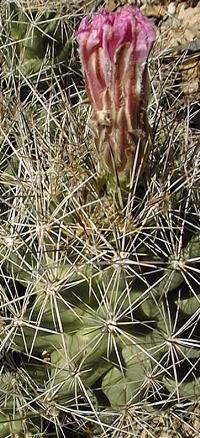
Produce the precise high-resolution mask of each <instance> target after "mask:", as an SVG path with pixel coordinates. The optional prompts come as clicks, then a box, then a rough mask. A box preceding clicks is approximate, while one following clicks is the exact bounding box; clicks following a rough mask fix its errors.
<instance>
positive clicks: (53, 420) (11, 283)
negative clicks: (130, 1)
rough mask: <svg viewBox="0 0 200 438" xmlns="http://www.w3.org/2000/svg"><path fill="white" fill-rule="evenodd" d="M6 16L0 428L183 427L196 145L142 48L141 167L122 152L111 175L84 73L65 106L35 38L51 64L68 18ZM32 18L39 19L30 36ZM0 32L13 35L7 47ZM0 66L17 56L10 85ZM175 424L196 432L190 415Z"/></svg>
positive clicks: (195, 268) (103, 431)
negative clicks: (144, 125) (148, 84)
mask: <svg viewBox="0 0 200 438" xmlns="http://www.w3.org/2000/svg"><path fill="white" fill-rule="evenodd" d="M130 8H131V7H130V6H129V7H128V9H127V10H129V11H130ZM8 11H9V13H10V14H11V16H10V22H9V25H8V23H7V22H6V20H5V29H4V32H3V34H2V35H3V36H2V44H3V49H2V53H4V55H3V60H2V72H1V83H2V96H1V101H0V104H1V108H2V111H1V113H2V114H3V118H2V120H3V123H2V126H1V127H0V134H1V135H0V137H1V155H2V157H3V159H2V161H1V163H0V190H1V201H0V202H1V223H0V269H1V277H0V278H1V282H0V296H1V307H0V309H1V311H0V340H1V358H0V360H1V373H0V435H1V437H2V438H4V437H8V436H11V437H20V438H21V437H23V438H32V437H34V438H35V437H37V438H39V437H43V436H44V437H50V436H52V437H55V438H56V437H60V436H74V435H76V436H77V437H79V436H80V437H83V436H85V437H86V436H88V435H90V436H94V437H97V436H98V437H102V438H103V437H105V436H107V435H108V436H112V437H113V438H114V437H116V436H119V437H125V436H127V434H128V435H129V436H133V431H136V430H137V433H138V434H139V433H140V432H142V431H146V432H147V433H150V434H151V436H156V434H154V427H155V424H157V425H158V427H159V425H160V424H161V420H162V421H164V420H163V418H164V416H166V417H167V418H168V419H170V422H171V423H173V418H175V416H176V418H178V419H179V420H180V422H181V418H182V417H181V415H182V413H181V409H182V410H183V411H184V419H183V421H182V425H184V424H185V422H186V421H188V423H189V417H190V416H192V415H193V418H194V416H195V403H196V400H197V399H198V397H199V395H200V368H199V272H200V270H199V263H200V227H199V206H200V202H199V191H198V181H199V172H200V168H199V152H198V151H197V149H196V148H195V147H193V148H192V146H191V144H190V142H191V141H192V140H191V139H189V137H188V138H187V136H186V135H185V134H186V132H187V126H182V127H181V126H180V125H175V123H174V119H173V114H172V113H173V108H172V112H165V111H164V110H163V111H160V101H159V99H158V98H157V96H158V95H159V92H160V90H159V87H160V88H161V91H162V93H161V97H162V95H163V94H164V90H163V84H161V83H160V82H159V81H158V78H159V75H160V70H159V69H158V70H159V71H157V62H158V61H157V58H156V56H155V57H154V58H155V59H153V56H152V60H151V62H150V68H149V69H150V75H151V74H152V72H153V75H152V76H153V79H152V89H153V90H156V91H155V92H154V95H152V98H151V101H150V104H149V110H148V117H149V122H148V124H150V125H151V126H152V128H153V129H152V133H151V136H150V137H151V138H148V136H145V141H146V142H147V143H148V142H150V144H148V145H149V147H150V152H149V154H148V160H146V162H145V161H144V163H145V165H144V169H143V172H141V171H140V170H139V168H137V166H136V168H135V169H134V159H135V158H134V156H132V157H131V162H132V167H130V168H129V169H128V171H127V168H126V169H125V174H124V175H125V177H124V176H123V177H122V178H121V176H120V175H119V178H117V176H118V173H119V174H120V172H121V171H122V172H123V170H124V169H122V170H121V168H118V169H117V172H114V169H113V166H110V167H109V166H107V167H106V163H105V157H102V156H99V154H98V153H97V151H96V147H95V144H94V143H95V142H94V135H93V133H94V131H95V132H96V125H95V128H94V129H93V127H92V126H91V129H89V127H88V122H89V119H90V120H92V117H91V114H90V106H89V105H88V102H87V101H85V100H84V99H83V100H82V97H83V96H84V95H85V91H84V85H83V83H82V82H81V81H80V84H79V89H76V96H75V100H76V102H75V103H73V102H74V101H73V99H72V95H70V93H65V91H64V90H63V89H62V88H61V86H60V85H59V81H58V83H57V82H56V79H55V78H56V77H57V76H56V75H57V74H58V75H59V72H57V70H55V71H54V76H53V73H52V69H51V67H50V65H51V62H50V58H48V54H49V53H50V52H49V51H48V50H50V49H49V48H47V46H48V44H50V42H47V40H46V38H50V36H51V37H52V38H53V41H54V43H53V44H55V45H54V49H53V51H55V54H54V55H53V60H54V61H56V63H57V62H58V63H60V62H61V61H62V62H65V61H63V60H62V59H61V58H62V57H64V58H65V55H63V53H65V50H66V47H68V49H67V50H69V51H70V55H69V58H70V56H72V51H73V47H74V45H75V44H76V43H75V42H74V41H73V42H72V43H71V42H70V45H69V46H68V41H72V40H73V35H74V33H73V32H74V29H73V28H72V27H71V22H70V19H71V18H73V17H70V18H67V17H64V18H63V26H64V27H65V29H66V30H67V32H66V35H67V38H66V40H65V39H64V40H62V41H61V40H60V38H61V33H62V32H61V29H60V27H59V26H60V24H59V26H56V23H57V18H56V17H57V16H56V11H54V12H52V14H54V15H52V14H51V13H50V12H48V13H47V12H42V13H41V12H38V11H35V12H33V11H31V10H29V11H28V10H25V9H23V8H22V7H19V6H18V8H17V6H16V5H14V4H12V3H11V5H5V6H4V13H5V16H6V14H7V13H8ZM119 11H122V10H119ZM131 11H132V8H131ZM118 13H119V14H121V12H118ZM31 14H32V15H31ZM131 14H132V12H131ZM137 14H138V15H137V16H138V17H139V20H140V19H142V18H141V16H140V12H139V11H138V12H137ZM77 15H78V14H77ZM77 15H76V14H75V15H74V27H75V28H76V29H77V28H78V17H77ZM63 16H64V14H63ZM30 17H32V19H33V22H34V23H35V22H36V17H37V19H38V20H39V22H40V24H37V26H35V28H34V29H33V30H32V32H33V33H32V37H31V40H30V38H29V36H28V34H29V33H30V32H31V29H30ZM54 19H55V20H54ZM146 20H147V19H145V23H146V22H147V21H146ZM59 23H60V22H59ZM147 23H148V22H147ZM57 24H58V23H57ZM54 26H55V27H54ZM8 31H9V32H10V34H9V35H10V37H9V38H11V41H12V42H13V41H18V43H19V44H17V45H16V52H15V53H14V55H13V52H10V46H9V45H8V40H7V39H6V38H8V34H6V32H8ZM19 33H20V34H19ZM47 35H49V36H48V37H47ZM41 39H42V41H43V43H44V45H42V44H41ZM50 39H51V38H50ZM55 39H56V41H58V44H57V45H56V42H55ZM48 47H49V46H48ZM5 49H6V50H7V54H8V59H6V58H5V52H4V50H5ZM63 51H64V52H63ZM11 53H12V56H11ZM147 55H148V53H147V54H146V57H147ZM13 56H14V57H13ZM54 61H53V62H54ZM9 62H10V65H13V63H14V65H15V67H16V70H14V71H13V78H12V81H11V83H9V81H8V77H7V75H8V68H10V67H9ZM48 62H50V64H48ZM76 63H77V64H78V62H77V60H76ZM19 66H20V67H19ZM143 67H144V66H143ZM48 68H50V70H49V71H51V75H52V77H53V85H52V89H51V93H50V96H48V97H49V99H47V97H46V94H45V93H46V90H45V89H44V88H43V86H41V88H40V90H39V89H37V87H36V88H35V84H36V83H39V81H41V80H42V78H44V77H45V75H46V74H47V70H48ZM66 68H67V67H66ZM145 69H146V74H147V64H146V65H145ZM51 75H50V76H49V77H50V78H51ZM78 75H79V76H80V75H81V73H80V65H79V70H78V72H77V76H78ZM150 77H151V76H150ZM146 78H147V76H145V78H144V83H145V81H146ZM15 81H19V83H20V84H21V83H24V81H25V83H26V85H27V86H28V96H29V97H28V99H25V100H23V99H21V96H20V89H17V88H12V87H13V83H14V82H15ZM50 82H51V81H50ZM16 83H17V82H16ZM156 93H157V94H156ZM20 99H21V100H20ZM146 99H147V100H146V108H145V111H146V110H147V102H148V99H149V96H146ZM77 102H79V104H77ZM92 103H93V102H92ZM1 108H0V109H1ZM94 109H95V110H96V108H94ZM142 110H143V109H141V111H142ZM145 117H146V120H147V114H146V113H145ZM11 118H12V122H11V121H10V120H11ZM93 121H95V123H96V120H95V117H93ZM139 121H140V118H138V120H137V123H136V125H135V126H134V129H136V130H137V129H140V128H141V127H140V126H139V127H138V123H139ZM89 123H90V124H91V123H92V122H91V121H90V122H89ZM168 126H169V129H170V132H171V133H172V134H171V135H172V137H169V131H168ZM121 128H122V127H121ZM99 129H101V126H100V127H99ZM123 129H124V127H123ZM194 141H195V140H194ZM184 142H185V143H184ZM148 145H147V146H148ZM189 146H190V149H189ZM143 147H144V148H145V145H144V144H143ZM133 152H134V153H135V149H134V148H133ZM102 163H103V165H102ZM111 185H112V190H110V187H111ZM116 193H117V196H116ZM120 193H121V194H122V196H121V199H122V202H119V198H120ZM191 413H192V414H191ZM185 418H186V419H187V420H185ZM167 421H168V420H167ZM155 422H156V423H155ZM188 427H190V431H194V430H195V427H196V426H195V425H194V421H193V422H192V420H191V424H190V426H189V425H188Z"/></svg>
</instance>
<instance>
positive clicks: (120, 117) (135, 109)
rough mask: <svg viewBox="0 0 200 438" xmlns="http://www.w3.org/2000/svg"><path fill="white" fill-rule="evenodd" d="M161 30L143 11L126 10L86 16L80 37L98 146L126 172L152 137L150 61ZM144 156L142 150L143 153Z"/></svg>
mask: <svg viewBox="0 0 200 438" xmlns="http://www.w3.org/2000/svg"><path fill="white" fill-rule="evenodd" d="M155 33H156V32H155V27H154V25H153V24H152V23H151V22H150V21H149V20H148V19H147V18H146V17H144V16H143V15H142V14H141V12H140V11H139V9H137V8H134V7H132V6H124V7H122V8H121V9H120V10H118V11H116V12H108V11H106V10H101V11H100V12H99V13H97V14H95V15H94V16H93V17H92V19H91V21H88V19H87V18H83V20H82V21H81V23H80V26H79V29H78V31H77V33H76V37H77V40H78V43H79V46H80V56H81V62H82V65H83V71H84V77H85V83H86V88H87V92H88V96H89V98H90V102H91V104H92V106H93V108H94V110H95V113H94V120H95V125H96V128H97V135H96V144H97V149H98V151H99V153H100V156H101V158H102V160H103V163H104V165H105V167H106V168H107V169H108V170H109V171H110V172H113V170H114V169H115V170H117V172H118V173H119V174H120V172H122V173H123V172H124V171H125V172H126V171H127V170H130V168H131V167H132V165H133V162H134V158H135V155H136V148H137V146H139V162H141V160H142V157H143V151H144V145H145V143H146V142H147V138H148V120H147V115H146V109H147V103H148V88H149V87H148V74H147V69H146V61H147V58H148V55H149V52H150V50H151V47H152V44H153V42H154V40H155ZM137 154H138V152H137Z"/></svg>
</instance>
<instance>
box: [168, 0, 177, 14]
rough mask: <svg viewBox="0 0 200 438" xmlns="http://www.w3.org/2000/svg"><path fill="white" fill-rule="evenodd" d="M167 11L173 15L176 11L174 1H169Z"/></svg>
mask: <svg viewBox="0 0 200 438" xmlns="http://www.w3.org/2000/svg"><path fill="white" fill-rule="evenodd" d="M167 12H168V14H169V15H174V14H175V12H176V4H175V3H174V2H171V3H169V6H168V9H167Z"/></svg>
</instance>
